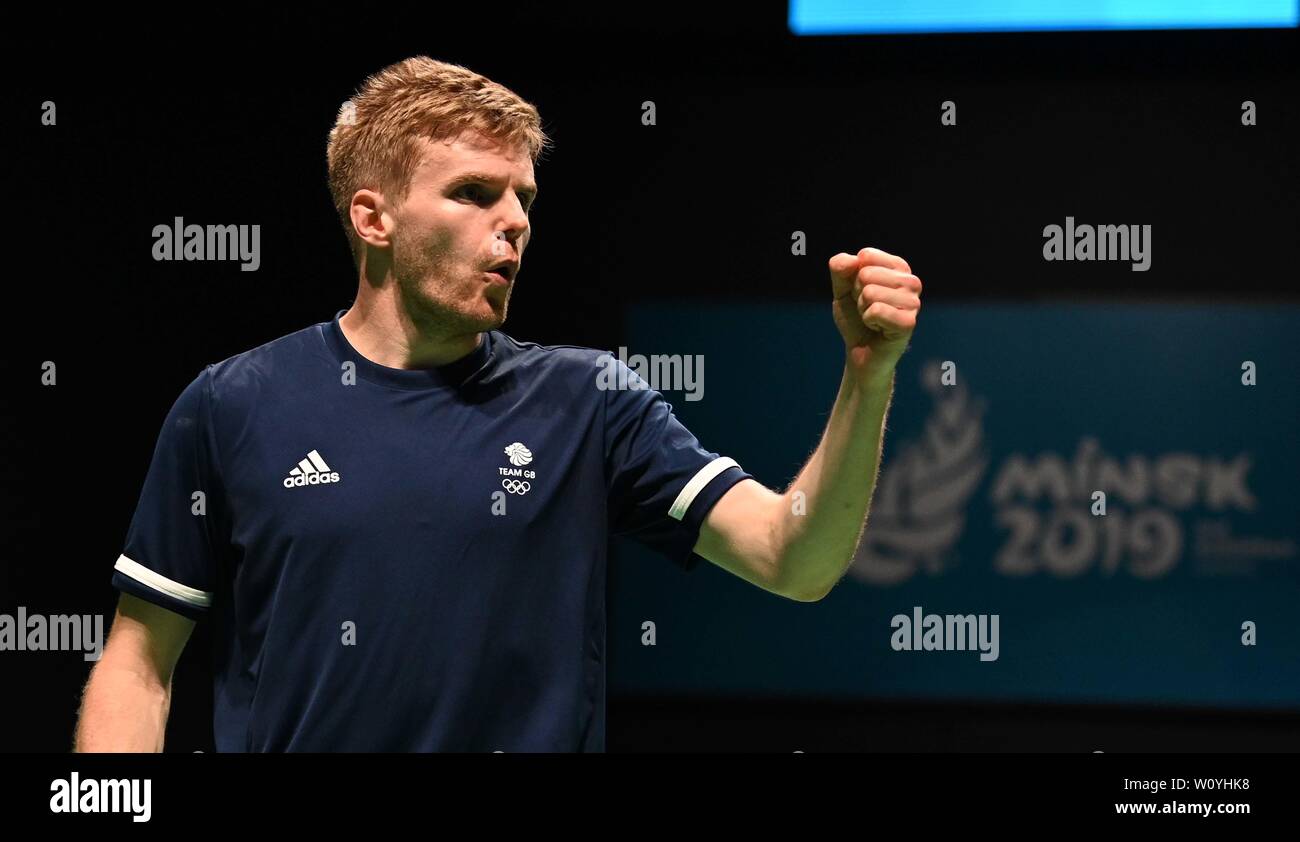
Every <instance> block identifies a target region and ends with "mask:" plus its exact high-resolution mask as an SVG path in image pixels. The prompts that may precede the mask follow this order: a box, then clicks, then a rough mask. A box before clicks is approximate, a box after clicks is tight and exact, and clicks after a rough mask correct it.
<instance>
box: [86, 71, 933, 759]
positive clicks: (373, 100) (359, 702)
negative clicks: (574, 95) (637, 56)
mask: <svg viewBox="0 0 1300 842" xmlns="http://www.w3.org/2000/svg"><path fill="white" fill-rule="evenodd" d="M548 142H549V141H548V139H547V138H546V136H545V135H544V134H543V132H542V130H541V127H540V121H539V117H538V114H537V111H536V109H535V108H534V107H533V106H531V105H529V104H528V103H526V102H524V101H523V100H521V99H520V98H519V97H518V96H516V95H515V94H513V93H512V92H510V91H509V90H507V89H505V88H503V87H502V86H500V85H497V84H495V83H493V82H491V81H489V80H487V79H485V78H483V77H482V76H479V75H477V74H475V73H472V72H471V71H469V70H466V69H465V68H463V67H459V66H456V65H450V64H445V63H442V62H436V61H433V60H431V59H428V58H424V57H417V58H413V59H408V60H406V61H403V62H400V63H398V64H396V65H393V66H392V67H389V68H387V69H385V70H383V71H381V72H380V73H378V74H376V75H375V76H373V77H371V78H370V79H368V80H366V82H365V84H364V85H363V86H362V88H361V90H360V91H359V92H358V94H357V96H356V97H354V98H353V99H352V100H351V101H350V102H349V103H347V104H346V105H345V106H344V108H343V109H342V110H341V111H340V115H339V119H338V122H337V124H336V125H335V127H334V129H333V130H332V131H331V134H330V141H329V149H328V159H329V174H330V187H331V192H332V193H333V196H334V200H335V204H336V207H337V210H338V212H339V215H340V218H341V220H342V222H343V225H344V230H345V231H346V232H347V235H348V238H349V241H350V243H351V245H352V247H353V254H354V257H355V260H356V264H357V268H358V275H359V285H358V290H357V297H356V301H355V302H354V304H353V305H352V307H351V309H349V310H348V311H347V312H346V313H341V314H340V315H338V316H336V317H335V318H334V320H332V321H330V322H325V323H322V324H318V325H314V326H312V327H309V328H306V329H304V330H300V331H298V332H296V333H293V334H290V335H288V336H285V337H283V338H281V339H278V340H276V341H274V342H271V343H269V344H267V345H263V346H262V347H260V348H255V349H253V350H251V351H248V352H245V353H243V354H239V355H237V356H235V357H232V358H230V359H228V360H226V361H224V362H221V363H219V364H216V365H211V366H208V367H207V368H206V369H205V370H204V371H203V372H202V373H201V374H200V375H199V376H198V378H197V379H195V380H194V381H193V382H192V383H191V384H190V385H189V386H188V387H187V388H186V389H185V390H184V392H183V393H182V394H181V396H180V398H179V399H178V400H177V402H176V404H175V406H174V407H173V408H172V410H171V413H170V414H169V416H168V418H167V421H166V423H165V424H164V426H163V429H162V432H161V434H160V436H159V439H158V444H157V447H156V449H155V452H154V457H153V462H152V464H151V466H150V469H149V473H148V476H147V478H146V480H145V486H144V489H143V492H142V493H141V497H140V502H139V505H138V507H137V510H136V514H135V517H134V518H133V520H132V523H131V527H130V530H129V532H128V535H127V540H126V545H125V547H124V548H123V553H122V556H121V557H120V558H119V559H118V561H117V564H116V567H115V571H114V575H113V582H114V585H115V586H116V587H117V588H118V589H120V590H121V591H122V596H121V600H120V603H119V607H118V610H117V615H116V618H115V620H114V623H113V626H112V632H111V634H110V636H109V640H108V642H107V645H106V647H105V651H104V655H103V657H102V658H101V660H100V661H99V663H98V665H97V666H96V668H95V670H94V672H93V673H92V675H91V678H90V681H89V683H88V684H87V687H86V692H85V696H84V699H83V704H82V713H81V718H80V721H79V724H78V728H77V748H78V749H79V750H82V751H99V750H114V751H122V750H131V751H135V750H139V751H158V750H161V749H162V745H163V733H164V729H165V724H166V719H167V712H168V707H169V704H170V687H171V675H172V671H173V669H174V666H175V663H176V660H177V658H178V657H179V655H180V652H181V650H182V648H183V647H184V645H185V643H186V641H187V639H188V638H189V635H190V632H191V629H192V628H193V626H194V622H195V621H196V620H199V619H204V618H207V619H209V621H210V622H212V623H214V624H215V627H214V634H213V638H214V641H215V642H214V653H213V655H214V668H215V682H214V684H215V687H214V691H215V694H214V705H215V711H214V733H215V736H216V747H217V749H218V750H219V751H354V750H363V751H364V750H376V751H411V750H414V751H494V750H501V751H571V750H601V749H603V747H604V731H605V728H604V724H605V723H604V710H605V666H604V658H605V568H606V552H607V543H608V541H607V538H608V535H609V534H611V533H613V534H626V535H631V536H632V537H634V538H636V539H638V540H640V541H642V542H644V543H646V544H647V545H649V546H651V547H654V548H656V549H658V550H660V551H662V552H663V553H664V554H666V555H668V556H669V557H670V558H672V559H673V560H675V561H677V562H678V563H680V564H682V565H684V566H687V567H690V566H691V565H692V564H693V563H695V562H696V561H697V559H696V557H695V556H696V555H698V556H701V557H703V558H706V559H708V560H710V561H712V562H713V563H715V564H717V565H719V566H720V567H722V568H724V569H726V570H728V571H730V572H731V573H734V574H735V575H737V576H740V577H742V578H744V579H746V580H748V581H750V582H752V583H753V584H755V585H757V586H759V587H761V588H764V589H766V590H768V591H771V592H773V593H776V594H780V595H782V596H785V597H788V598H790V599H795V600H800V601H815V600H818V599H821V598H822V597H823V596H824V595H825V594H826V593H827V592H828V591H829V590H830V589H831V588H832V587H833V586H834V585H835V583H836V582H837V581H838V580H839V578H840V576H841V575H842V574H843V573H844V571H845V569H846V568H847V566H848V564H849V562H850V560H851V559H852V557H853V554H854V551H855V549H856V546H857V542H858V539H859V538H860V536H861V534H862V530H863V527H864V524H865V520H866V513H867V508H868V503H869V501H870V497H871V492H872V488H873V486H874V482H875V477H876V475H877V472H878V462H879V458H880V449H881V436H882V430H883V424H884V418H885V415H886V412H887V409H888V404H889V399H890V395H891V390H892V384H893V372H894V367H895V364H896V363H897V361H898V359H899V357H900V356H901V354H902V353H903V351H904V349H905V348H906V346H907V342H908V339H909V337H910V335H911V333H912V330H913V328H914V327H915V325H916V317H917V313H918V311H919V308H920V298H919V294H920V290H921V283H920V281H919V280H918V279H917V278H916V276H914V275H913V274H912V273H911V269H910V267H909V266H908V265H907V263H906V261H904V260H902V259H901V258H898V257H895V256H893V255H890V254H887V253H885V252H882V251H879V250H876V249H863V250H861V251H859V252H858V253H857V254H856V255H850V254H838V255H836V256H835V257H833V258H832V259H831V261H830V273H831V283H832V295H833V305H832V314H833V317H834V321H835V324H836V326H837V327H838V328H839V330H840V333H841V334H842V335H843V337H844V342H845V360H844V376H843V379H842V382H841V386H840V390H839V395H838V397H837V398H836V401H835V405H834V409H833V410H832V413H831V416H830V421H829V423H828V424H827V427H826V431H825V433H824V435H823V437H822V441H821V443H820V444H819V446H818V447H817V449H816V451H815V452H814V453H813V455H812V457H811V458H810V459H809V460H808V463H807V465H806V466H805V467H804V468H803V470H802V471H801V472H800V473H799V475H798V477H797V478H796V479H795V481H794V482H793V483H792V484H791V486H790V488H789V489H788V490H787V491H786V492H785V493H780V494H779V493H776V492H774V491H770V490H768V489H767V488H764V487H763V486H762V485H761V484H759V483H758V482H756V481H754V480H753V479H752V478H751V477H750V476H749V475H748V474H747V473H745V472H744V471H743V470H742V469H741V467H740V466H739V465H737V464H736V463H735V461H734V460H731V459H727V458H723V457H720V456H718V454H716V453H711V452H709V451H706V450H704V449H703V448H702V447H701V446H700V444H699V442H698V441H696V439H695V437H694V436H692V435H691V433H690V432H689V431H688V430H686V428H684V427H683V426H682V425H681V424H680V423H679V422H678V421H677V420H676V418H675V417H674V416H673V415H672V413H671V410H670V407H669V406H668V404H667V403H666V402H665V401H664V399H663V397H662V396H661V395H660V394H659V393H658V392H656V391H654V390H652V389H648V388H645V387H646V386H647V384H646V383H645V381H643V380H641V379H640V378H638V377H637V376H636V375H635V374H634V373H632V372H631V371H630V370H628V369H627V367H626V366H624V365H623V364H622V363H621V362H618V363H617V365H618V366H619V367H621V370H620V371H619V372H618V373H619V375H620V376H619V377H617V378H610V377H607V376H606V377H601V376H600V375H601V373H602V371H605V373H606V374H607V373H608V372H607V371H606V369H607V367H608V365H609V364H610V363H615V362H617V361H615V360H613V359H612V358H611V356H610V355H609V354H608V353H607V352H599V351H594V350H589V349H585V348H575V347H567V346H561V347H549V348H548V347H541V346H538V345H534V344H531V343H526V342H519V341H516V340H515V339H513V338H511V337H510V336H508V335H506V334H504V333H502V332H501V331H500V330H498V328H500V327H501V325H502V324H503V322H504V321H505V318H506V308H507V305H508V303H509V299H510V292H511V290H512V288H513V285H514V282H515V280H516V279H517V277H518V272H519V269H520V266H521V261H522V258H523V254H524V250H525V248H526V247H527V245H528V240H529V234H530V224H529V208H530V206H531V205H532V203H533V200H534V198H535V197H536V195H537V186H536V184H535V181H534V175H533V164H534V163H535V161H536V160H537V158H538V155H539V153H540V152H541V151H542V149H543V148H544V147H545V145H546V144H547V143H548ZM610 383H617V384H628V385H629V386H630V387H631V388H609V384H610ZM796 495H800V496H799V497H796Z"/></svg>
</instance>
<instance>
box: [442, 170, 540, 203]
mask: <svg viewBox="0 0 1300 842" xmlns="http://www.w3.org/2000/svg"><path fill="white" fill-rule="evenodd" d="M504 180H505V179H504V178H501V177H500V176H495V175H489V174H488V173H482V172H467V173H461V174H460V175H458V176H456V177H455V178H453V179H452V180H451V183H450V184H448V185H447V186H448V187H453V188H454V187H460V186H462V185H464V184H469V183H471V182H474V181H482V182H484V183H486V184H499V183H500V182H502V181H504ZM519 192H520V193H523V194H525V195H527V196H531V197H532V198H534V199H536V198H537V185H536V184H524V185H522V186H521V187H520V188H519Z"/></svg>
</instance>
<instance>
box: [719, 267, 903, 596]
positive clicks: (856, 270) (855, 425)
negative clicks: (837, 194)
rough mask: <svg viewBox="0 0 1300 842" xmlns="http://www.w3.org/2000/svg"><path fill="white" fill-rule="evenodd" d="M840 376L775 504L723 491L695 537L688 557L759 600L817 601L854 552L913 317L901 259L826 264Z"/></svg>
mask: <svg viewBox="0 0 1300 842" xmlns="http://www.w3.org/2000/svg"><path fill="white" fill-rule="evenodd" d="M830 272H831V289H832V296H833V298H834V303H833V305H832V312H833V314H834V319H835V324H836V326H837V327H838V328H839V330H840V334H841V335H842V336H843V337H844V345H845V361H844V376H843V378H842V379H841V381H840V389H839V394H838V395H837V396H836V398H835V405H834V407H833V408H832V409H831V415H830V420H829V421H828V422H827V424H826V430H825V432H824V433H823V434H822V439H821V442H820V443H819V444H818V445H817V449H816V450H815V451H813V454H812V456H811V457H810V458H809V459H808V462H807V464H805V465H804V467H803V468H802V470H800V471H799V474H798V476H797V477H796V478H795V480H794V482H792V483H791V484H790V487H789V488H787V489H786V490H785V491H784V492H783V493H780V494H778V493H777V492H775V491H771V490H769V489H767V488H764V487H763V486H762V485H761V484H760V483H758V482H755V481H754V480H745V481H743V482H739V483H737V484H736V485H734V486H732V488H731V489H729V490H728V491H727V493H726V494H725V495H723V496H722V498H721V499H720V500H718V502H717V503H716V504H715V505H714V506H713V508H712V510H710V512H709V515H708V517H707V518H705V521H704V523H703V525H702V526H701V528H700V537H699V540H698V542H697V543H696V546H695V551H696V552H697V553H699V554H700V555H701V556H703V557H704V558H706V559H708V560H709V561H711V562H713V563H714V564H717V565H718V566H719V567H722V568H723V569H725V570H728V571H730V572H731V573H734V574H735V575H737V576H739V577H741V578H742V579H745V580H747V581H749V582H752V583H753V584H755V585H758V586H759V587H761V588H764V589H765V590H769V591H772V592H773V593H777V594H781V595H782V596H786V597H789V598H790V599H795V600H799V601H802V602H813V601H816V600H819V599H821V598H822V597H823V596H825V595H826V594H827V593H829V592H830V590H831V589H832V588H833V587H834V586H835V583H836V582H838V581H839V579H840V577H841V576H843V574H844V571H845V570H847V569H848V566H849V564H850V563H851V562H852V560H853V556H854V554H855V553H856V552H857V547H858V542H859V541H860V540H861V538H862V534H863V530H864V528H866V524H867V514H868V511H869V508H870V503H871V495H872V493H873V491H874V490H875V486H876V477H877V476H878V474H879V471H880V454H881V448H882V445H883V442H884V426H885V418H886V416H887V415H888V412H889V402H890V398H891V397H892V395H893V385H894V369H895V367H896V365H897V363H898V360H899V358H900V357H901V356H902V354H903V352H904V351H905V350H906V349H907V343H908V341H909V340H910V339H911V336H912V331H913V330H914V329H915V327H916V317H917V314H918V313H919V311H920V308H921V299H920V294H921V281H920V279H919V278H917V277H916V276H915V275H913V274H912V270H911V267H910V266H908V264H907V261H905V260H903V259H902V258H901V257H896V256H894V255H892V254H888V253H887V252H883V251H880V250H879V249H872V248H866V249H863V250H862V251H860V252H858V253H857V255H850V254H837V255H835V257H832V258H831V260H830Z"/></svg>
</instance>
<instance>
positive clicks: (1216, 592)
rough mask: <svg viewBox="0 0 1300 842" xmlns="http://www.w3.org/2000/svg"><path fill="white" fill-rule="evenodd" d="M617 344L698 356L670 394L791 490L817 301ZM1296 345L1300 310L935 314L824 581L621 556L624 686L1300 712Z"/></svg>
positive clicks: (1129, 307) (933, 310) (1006, 309)
mask: <svg viewBox="0 0 1300 842" xmlns="http://www.w3.org/2000/svg"><path fill="white" fill-rule="evenodd" d="M628 327H629V332H628V333H629V346H628V349H627V351H628V352H629V353H631V354H638V353H639V354H643V355H646V356H647V358H650V357H651V356H652V355H655V354H663V355H669V354H672V355H678V354H680V355H684V356H690V357H693V358H695V359H696V361H697V364H696V369H697V371H696V375H695V378H694V379H695V383H694V384H693V389H694V392H695V394H693V395H691V396H690V397H691V399H690V400H684V399H683V397H684V395H682V394H681V393H680V392H678V393H675V392H674V391H672V388H671V387H672V385H673V384H671V383H668V384H665V385H666V386H667V387H668V388H662V389H661V391H663V392H664V394H665V396H666V397H667V398H668V399H669V401H670V402H671V403H672V404H673V407H674V411H675V412H676V413H677V415H678V417H679V418H680V419H681V420H682V421H683V423H685V424H686V425H687V426H688V427H689V428H690V429H691V430H692V431H693V432H694V433H695V434H696V435H697V436H698V437H699V438H700V440H701V442H702V443H703V444H704V446H705V447H706V448H708V449H710V450H713V451H716V452H718V453H720V454H722V455H724V456H731V457H733V458H735V459H736V460H737V461H738V462H739V463H740V464H741V465H742V466H744V467H745V468H746V469H747V470H749V471H750V472H751V473H753V474H754V475H755V477H756V478H758V479H759V480H760V481H762V482H763V483H764V484H765V485H767V486H768V487H771V488H777V489H779V490H784V488H785V487H786V486H787V485H788V484H789V483H790V481H791V480H792V479H793V478H794V476H795V474H796V472H797V471H798V469H799V468H800V466H801V465H802V464H803V462H804V461H805V460H806V458H807V457H808V455H809V454H810V453H811V452H812V450H813V448H814V447H815V445H816V443H817V441H818V440H819V438H820V435H821V432H822V429H823V427H824V425H825V422H826V418H827V415H828V413H829V410H830V407H831V405H832V403H833V400H834V397H835V394H836V390H837V388H838V385H839V380H840V373H841V371H842V365H843V343H842V341H841V340H840V338H839V336H838V334H837V333H836V331H835V329H834V326H833V325H832V323H831V319H830V305H829V302H827V303H826V304H825V305H795V304H773V305H752V306H733V305H728V306H725V307H723V306H700V305H698V304H695V303H690V304H683V305H680V306H676V307H671V306H664V305H656V306H644V307H641V308H638V309H636V310H634V311H633V312H631V313H629V322H628ZM1297 336H1300V308H1297V307H1267V308H1264V307H1249V306H1235V307H1233V306H1225V305H1220V304H1213V305H1210V304H1206V305H1204V306H1188V305H1182V304H1180V305H1153V304H1142V305H1133V304H1123V303H1114V304H1102V303H1095V304H1094V303H1088V304H1084V303H1052V304H999V305H978V304H949V305H936V304H930V305H927V306H926V307H925V309H924V310H923V312H922V315H921V320H920V324H919V325H918V328H917V331H916V334H915V337H914V339H913V342H912V345H911V347H910V349H909V350H908V352H907V354H906V355H905V357H904V359H903V361H902V363H900V367H899V370H898V373H897V380H896V385H895V393H894V400H893V405H892V408H891V410H890V414H889V419H888V427H887V431H886V436H885V450H884V459H883V467H882V471H881V474H880V478H879V482H878V484H877V487H876V491H875V496H874V502H873V506H872V510H871V515H870V521H869V525H868V528H867V530H866V533H865V536H864V539H863V541H862V544H861V546H860V548H859V552H858V554H857V556H856V558H855V559H854V562H853V564H852V566H851V567H850V569H849V570H848V572H847V574H846V575H845V577H844V579H843V580H842V581H841V582H840V584H839V585H838V586H837V587H836V588H835V590H834V591H832V592H831V594H830V595H829V596H827V597H826V598H825V599H824V600H822V601H820V602H816V603H797V602H793V601H790V600H787V599H784V598H782V597H780V596H776V595H773V594H769V593H766V592H764V591H762V590H760V589H758V588H756V587H754V586H752V585H750V584H748V583H746V582H743V581H741V580H740V579H738V578H735V577H733V576H731V575H730V574H728V573H725V572H723V571H722V570H720V569H718V568H716V567H714V566H713V565H711V564H708V563H702V564H701V565H700V566H699V568H698V569H697V570H695V571H692V572H691V573H690V574H687V575H683V574H682V573H681V572H680V571H679V570H677V569H675V568H674V567H673V566H672V565H671V564H667V563H664V562H663V561H662V560H661V559H659V558H658V557H657V556H654V555H653V554H651V553H649V552H647V551H645V550H643V549H642V548H640V547H638V546H636V545H634V544H633V543H631V542H628V541H619V542H616V553H615V555H614V565H615V569H614V570H613V571H612V573H611V580H612V582H613V592H612V597H611V604H610V630H609V649H610V680H611V687H612V689H613V691H614V692H673V693H682V692H685V693H710V694H715V693H727V694H731V693H736V694H758V695H799V696H815V697H817V696H826V697H832V696H848V697H870V698H890V697H894V698H936V699H961V698H968V699H983V700H993V699H997V700H1015V701H1055V702H1072V703H1081V702H1111V703H1125V704H1131V703H1136V704H1144V703H1150V704H1179V705H1189V706H1200V705H1205V706H1239V707H1252V708H1255V707H1258V708H1288V707H1290V708H1294V707H1297V706H1300V623H1297V622H1296V620H1295V610H1296V604H1297V599H1298V598H1300V566H1298V562H1300V492H1297V486H1296V484H1297V478H1300V456H1298V453H1297V445H1296V420H1297V418H1298V417H1300V412H1298V411H1297V410H1298V409H1300V406H1298V404H1300V400H1298V398H1297V395H1298V393H1300V390H1298V389H1297V375H1296V367H1295V366H1296V361H1297V360H1296V337H1297ZM652 385H656V384H654V383H652ZM647 623H648V624H649V625H647Z"/></svg>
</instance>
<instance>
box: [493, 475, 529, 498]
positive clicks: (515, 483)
mask: <svg viewBox="0 0 1300 842" xmlns="http://www.w3.org/2000/svg"><path fill="white" fill-rule="evenodd" d="M501 487H502V488H504V489H505V490H506V491H509V492H510V493H511V494H518V495H520V496H522V495H524V494H527V493H528V492H529V491H530V490H531V489H532V486H531V485H529V484H528V483H527V482H526V481H521V480H517V479H503V480H501Z"/></svg>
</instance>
